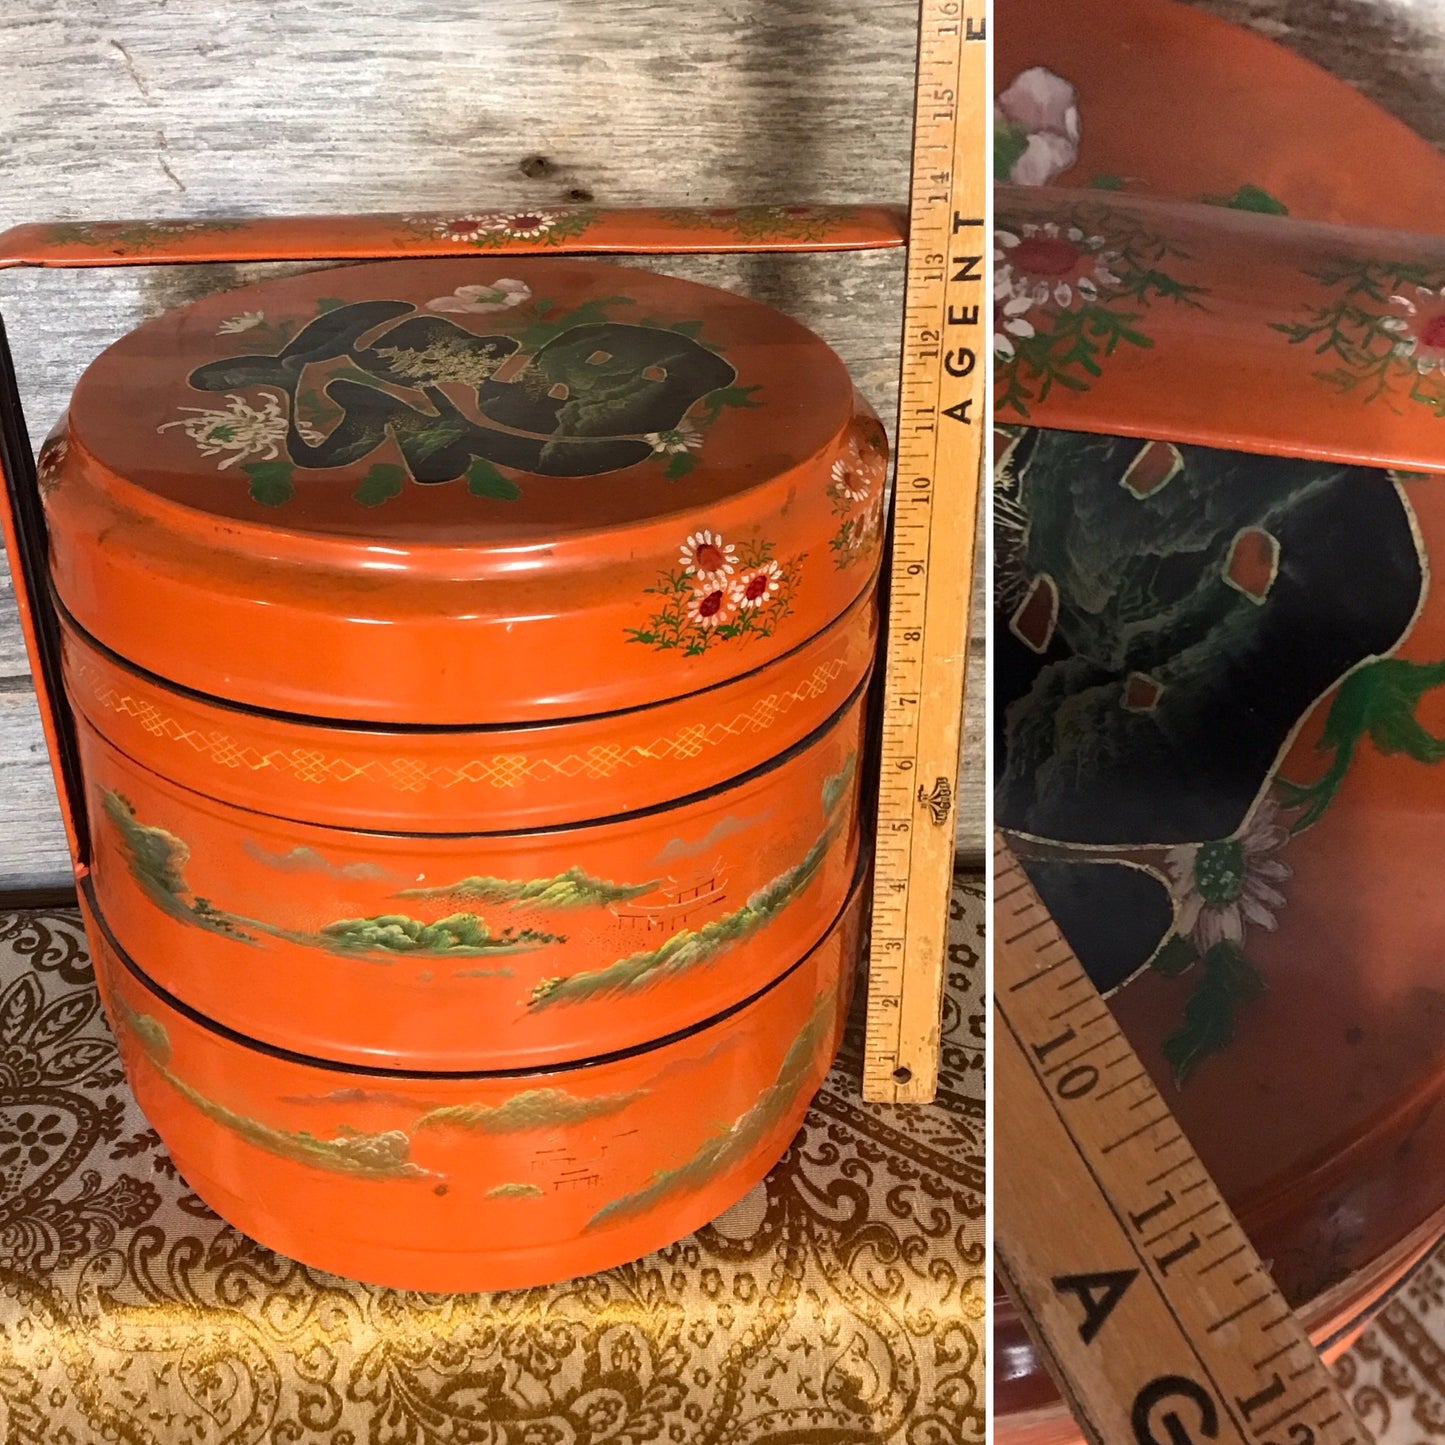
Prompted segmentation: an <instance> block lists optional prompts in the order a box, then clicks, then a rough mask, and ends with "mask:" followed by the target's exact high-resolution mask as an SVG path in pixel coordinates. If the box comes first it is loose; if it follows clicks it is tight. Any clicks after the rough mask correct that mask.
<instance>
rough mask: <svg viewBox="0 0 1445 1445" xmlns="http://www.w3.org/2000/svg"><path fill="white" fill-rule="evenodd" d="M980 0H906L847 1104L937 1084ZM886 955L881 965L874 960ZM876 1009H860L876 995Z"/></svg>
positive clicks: (977, 243) (983, 211)
mask: <svg viewBox="0 0 1445 1445" xmlns="http://www.w3.org/2000/svg"><path fill="white" fill-rule="evenodd" d="M985 16H986V4H985V0H920V4H919V29H918V55H917V69H916V81H915V90H914V113H913V160H912V168H911V174H910V177H909V189H908V194H909V196H910V199H911V203H912V204H911V208H910V214H909V222H908V251H907V278H906V281H905V288H904V298H903V328H902V350H903V357H902V365H901V368H900V376H901V384H900V387H899V399H898V426H897V433H896V440H895V446H894V459H895V468H894V480H893V492H892V497H893V506H892V522H891V528H890V537H891V546H892V557H891V565H890V569H889V577H888V581H889V601H888V618H887V641H886V643H885V652H884V658H883V662H884V665H883V666H882V667H881V668H880V669H879V671H880V673H881V676H882V682H881V693H882V708H881V712H882V728H881V736H880V738H879V748H878V769H879V771H878V784H879V786H878V836H879V838H880V840H881V839H883V838H884V837H887V838H888V839H889V846H888V847H887V848H884V847H882V846H881V844H880V846H878V847H877V848H876V849H875V853H874V863H873V915H872V922H871V925H870V958H871V960H872V967H871V968H870V970H869V981H868V993H869V1004H870V1008H869V1012H868V1015H867V1017H868V1029H867V1040H866V1045H865V1051H864V1076H863V1077H864V1086H863V1097H864V1098H865V1099H867V1100H869V1101H871V1102H875V1103H890V1104H903V1103H927V1102H929V1101H930V1100H931V1099H933V1097H934V1096H935V1094H936V1092H937V1088H938V1065H939V1037H940V1030H941V1019H942V1007H943V984H944V976H945V968H946V963H947V955H948V914H949V894H950V888H951V884H952V877H953V861H954V858H953V854H954V837H955V832H956V819H955V811H954V809H955V802H956V798H957V794H958V754H959V742H960V736H961V731H962V722H963V690H964V684H965V681H966V673H967V661H968V645H967V644H968V611H969V609H968V604H969V600H970V595H971V591H972V587H971V583H972V568H973V557H974V541H975V527H976V522H977V512H978V492H979V483H980V481H981V478H982V462H983V451H984V438H985V437H986V435H987V431H988V421H989V418H988V416H987V414H986V407H987V400H986V393H985V387H984V380H985V373H986V369H987V359H988V354H989V348H990V347H991V346H992V332H991V331H985V325H986V324H990V323H991V316H990V314H989V311H988V305H987V286H988V278H989V274H990V267H989V259H988V248H989V233H988V229H987V227H986V225H985V224H984V220H985V217H986V215H987V205H988V194H989V189H990V187H991V184H992V181H991V167H990V165H989V163H988V155H987V149H986V139H987V126H988V116H989V111H990V109H991V104H990V101H989V98H988V94H987V91H988V84H987V79H988V76H987V47H986V45H984V44H981V43H978V42H980V41H982V39H983V37H984V35H985V34H986V24H985ZM885 961H886V964H885ZM885 996H886V997H887V998H888V999H889V1000H890V1002H889V1003H888V1005H887V1006H886V1008H885V1007H875V1006H874V1005H876V1004H879V1003H880V1002H881V1000H882V998H883V997H885Z"/></svg>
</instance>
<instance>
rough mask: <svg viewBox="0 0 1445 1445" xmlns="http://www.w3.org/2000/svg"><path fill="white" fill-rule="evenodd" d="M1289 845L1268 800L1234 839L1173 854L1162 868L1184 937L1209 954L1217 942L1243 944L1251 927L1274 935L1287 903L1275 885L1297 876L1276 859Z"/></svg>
mask: <svg viewBox="0 0 1445 1445" xmlns="http://www.w3.org/2000/svg"><path fill="white" fill-rule="evenodd" d="M1288 841H1289V833H1288V832H1287V831H1286V829H1285V828H1284V827H1283V826H1282V825H1281V824H1280V822H1279V807H1278V805H1277V804H1276V803H1275V802H1274V801H1273V800H1271V799H1268V798H1266V799H1265V800H1264V801H1263V802H1262V803H1261V804H1260V805H1259V807H1258V808H1256V809H1255V813H1254V816H1253V817H1252V818H1251V819H1250V820H1249V823H1248V825H1247V826H1246V827H1245V828H1244V829H1243V831H1242V832H1240V833H1239V834H1238V835H1237V836H1236V837H1233V838H1221V839H1219V840H1217V841H1215V842H1210V843H1191V844H1188V845H1187V846H1185V847H1181V848H1172V849H1170V851H1169V853H1168V854H1167V855H1166V857H1165V860H1164V868H1165V871H1166V872H1167V873H1168V875H1169V891H1170V893H1171V894H1172V895H1173V897H1174V905H1175V909H1176V914H1175V927H1176V928H1177V930H1178V932H1179V933H1180V935H1181V936H1183V937H1187V938H1189V939H1191V940H1192V941H1193V943H1194V944H1195V946H1196V947H1197V948H1198V949H1199V951H1200V952H1201V953H1207V952H1208V951H1209V950H1210V949H1211V948H1213V947H1214V945H1215V944H1216V943H1224V942H1228V943H1235V944H1239V943H1242V942H1243V941H1244V930H1245V928H1246V926H1248V925H1250V924H1253V925H1255V926H1256V927H1259V928H1263V929H1266V930H1269V931H1273V929H1274V927H1275V914H1276V913H1277V912H1278V911H1279V910H1280V909H1281V908H1283V907H1284V902H1285V898H1284V894H1283V893H1281V892H1280V891H1279V888H1278V887H1277V886H1276V885H1277V884H1280V883H1282V882H1283V881H1284V880H1285V879H1286V878H1288V877H1289V876H1290V874H1291V873H1292V872H1293V870H1292V869H1291V868H1290V866H1289V864H1287V863H1282V862H1280V860H1279V859H1278V858H1277V857H1275V854H1276V853H1278V852H1279V851H1280V849H1282V848H1283V847H1284V845H1285V844H1286V843H1287V842H1288Z"/></svg>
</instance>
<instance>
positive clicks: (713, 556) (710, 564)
mask: <svg viewBox="0 0 1445 1445" xmlns="http://www.w3.org/2000/svg"><path fill="white" fill-rule="evenodd" d="M678 563H679V565H680V566H681V567H682V569H683V571H685V572H691V573H692V574H693V576H694V577H696V578H697V580H698V582H699V583H700V584H702V585H703V586H707V587H723V586H726V585H727V581H728V578H730V577H731V576H732V575H733V573H734V572H735V571H736V570H737V548H736V547H734V546H733V545H732V543H731V542H724V541H723V539H722V537H721V536H720V535H719V534H718V533H716V532H711V531H703V532H694V533H693V534H692V536H690V537H689V538H688V539H687V541H686V542H684V543H683V544H682V555H681V556H680V557H679V558H678Z"/></svg>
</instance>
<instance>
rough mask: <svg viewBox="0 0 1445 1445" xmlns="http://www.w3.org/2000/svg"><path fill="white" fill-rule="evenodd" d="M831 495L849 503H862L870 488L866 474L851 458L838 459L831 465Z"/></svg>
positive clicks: (866, 498) (865, 499) (866, 497)
mask: <svg viewBox="0 0 1445 1445" xmlns="http://www.w3.org/2000/svg"><path fill="white" fill-rule="evenodd" d="M831 490H832V492H833V494H834V495H835V496H838V497H847V499H848V500H849V501H850V502H864V501H867V500H868V494H869V492H871V491H872V488H871V487H870V486H869V485H868V476H867V473H866V472H865V471H864V470H863V468H862V467H860V466H859V465H858V464H857V462H856V461H854V460H853V459H852V458H851V457H839V458H838V460H837V461H836V462H834V463H833V485H832V488H831Z"/></svg>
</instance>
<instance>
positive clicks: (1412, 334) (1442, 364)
mask: <svg viewBox="0 0 1445 1445" xmlns="http://www.w3.org/2000/svg"><path fill="white" fill-rule="evenodd" d="M1390 304H1391V306H1393V307H1394V308H1395V314H1394V315H1391V316H1386V317H1383V318H1382V319H1381V321H1380V327H1381V329H1382V330H1384V331H1388V332H1390V333H1391V334H1392V335H1393V336H1394V337H1395V343H1394V348H1393V349H1394V353H1395V355H1396V357H1398V358H1399V359H1400V360H1401V361H1413V362H1414V364H1415V368H1416V370H1418V371H1419V372H1420V374H1421V375H1422V376H1423V375H1425V374H1426V373H1428V372H1431V371H1434V370H1437V369H1438V370H1440V371H1445V286H1442V287H1441V288H1440V289H1439V290H1438V291H1432V290H1430V288H1429V287H1428V286H1411V287H1409V288H1408V289H1407V290H1405V291H1404V292H1402V293H1401V294H1400V295H1398V296H1392V297H1390Z"/></svg>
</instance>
